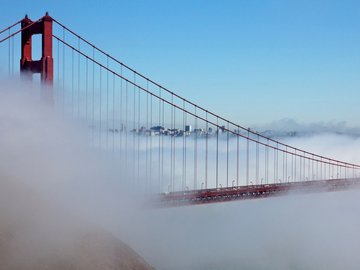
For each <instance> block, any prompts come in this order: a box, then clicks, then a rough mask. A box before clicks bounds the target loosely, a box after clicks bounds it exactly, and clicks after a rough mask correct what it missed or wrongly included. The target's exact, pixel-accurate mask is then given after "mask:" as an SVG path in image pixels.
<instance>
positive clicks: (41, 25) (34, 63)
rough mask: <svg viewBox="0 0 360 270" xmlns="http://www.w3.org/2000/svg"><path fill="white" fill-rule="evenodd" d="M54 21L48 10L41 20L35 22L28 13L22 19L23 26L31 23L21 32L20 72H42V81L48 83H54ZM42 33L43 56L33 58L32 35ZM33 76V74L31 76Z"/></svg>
mask: <svg viewBox="0 0 360 270" xmlns="http://www.w3.org/2000/svg"><path fill="white" fill-rule="evenodd" d="M52 22H53V19H52V18H51V17H50V16H49V14H48V12H46V14H45V16H44V17H42V18H41V19H40V20H39V21H37V22H35V23H34V22H33V21H31V20H30V19H29V18H28V16H27V15H26V16H25V18H24V19H23V20H22V21H21V28H24V27H26V26H28V25H30V24H32V25H31V26H29V27H28V28H26V29H24V30H23V31H22V32H21V60H20V73H21V74H22V75H25V74H26V75H29V74H30V75H31V74H33V73H40V74H41V81H42V82H43V83H45V84H47V85H52V84H53V77H54V63H53V57H52ZM36 34H41V35H42V56H41V59H40V60H33V59H32V40H31V39H32V35H36ZM30 77H31V76H30Z"/></svg>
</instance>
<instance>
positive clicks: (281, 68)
mask: <svg viewBox="0 0 360 270" xmlns="http://www.w3.org/2000/svg"><path fill="white" fill-rule="evenodd" d="M45 11H49V12H50V15H51V16H53V17H54V18H56V19H58V20H59V21H61V22H63V23H64V24H65V25H67V26H69V27H70V28H72V29H74V30H76V32H78V33H79V34H80V35H83V36H84V37H87V38H88V39H89V40H90V41H92V42H94V43H95V44H97V45H98V46H99V47H101V48H103V49H104V50H105V51H108V52H109V53H110V54H113V55H114V56H115V57H117V58H119V59H120V60H122V61H124V62H125V63H127V64H128V65H130V66H132V67H134V68H135V69H137V70H138V71H140V72H142V73H144V74H145V75H147V76H149V77H151V78H153V79H154V80H155V81H158V82H159V83H162V84H163V85H164V86H166V87H168V88H170V89H172V90H173V91H175V92H177V93H178V94H180V95H183V96H184V97H186V98H188V99H190V100H192V101H195V102H198V103H200V104H202V105H203V106H205V107H207V108H209V109H211V110H214V111H215V112H217V113H219V114H221V115H223V116H226V117H229V118H231V120H234V121H235V122H238V123H240V124H244V125H249V126H251V125H254V124H262V123H268V122H271V121H274V120H279V119H282V118H294V119H296V120H298V121H301V122H317V121H325V122H328V121H343V120H344V121H347V122H348V123H349V125H351V126H360V118H359V116H360V1H355V0H354V1H350V0H339V1H332V0H301V1H300V0H299V1H289V0H279V1H270V0H269V1H266V0H263V1H260V0H253V1H249V0H247V1H245V0H244V1H242V0H234V1H226V0H222V1H211V0H181V1H174V0H164V1H160V0H159V1H157V0H152V1H149V0H147V1H145V0H143V1H137V0H132V1H121V0H118V1H99V0H96V1H95V0H87V1H68V0H62V1H43V0H39V1H24V0H18V1H8V0H6V1H2V5H1V11H0V14H1V25H2V26H1V27H0V28H2V27H4V26H7V25H9V24H10V23H12V22H14V21H15V20H17V19H19V18H22V17H23V16H24V15H25V13H27V14H29V16H30V17H31V18H32V19H35V18H38V17H40V16H42V15H43V14H44V13H45Z"/></svg>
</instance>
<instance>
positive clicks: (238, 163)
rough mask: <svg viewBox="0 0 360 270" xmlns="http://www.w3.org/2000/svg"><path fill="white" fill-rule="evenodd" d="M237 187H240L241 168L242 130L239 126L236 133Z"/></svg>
mask: <svg viewBox="0 0 360 270" xmlns="http://www.w3.org/2000/svg"><path fill="white" fill-rule="evenodd" d="M236 133H237V134H236V186H237V187H238V186H239V173H240V170H239V166H240V136H239V133H240V128H239V126H237V131H236Z"/></svg>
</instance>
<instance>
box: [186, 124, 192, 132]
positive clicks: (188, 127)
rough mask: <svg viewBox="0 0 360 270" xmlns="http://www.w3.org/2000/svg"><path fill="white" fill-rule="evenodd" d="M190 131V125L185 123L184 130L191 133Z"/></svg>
mask: <svg viewBox="0 0 360 270" xmlns="http://www.w3.org/2000/svg"><path fill="white" fill-rule="evenodd" d="M191 131H192V128H191V125H186V126H185V132H187V133H191Z"/></svg>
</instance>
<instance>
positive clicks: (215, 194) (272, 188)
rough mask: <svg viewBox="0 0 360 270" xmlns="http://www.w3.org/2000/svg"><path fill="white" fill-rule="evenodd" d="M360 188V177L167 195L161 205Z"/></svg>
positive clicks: (162, 197)
mask: <svg viewBox="0 0 360 270" xmlns="http://www.w3.org/2000/svg"><path fill="white" fill-rule="evenodd" d="M354 188H360V178H352V179H331V180H317V181H305V182H293V183H277V184H265V185H251V186H238V187H231V188H214V189H203V190H187V191H179V192H170V193H163V194H161V195H160V198H158V199H157V203H156V204H157V205H158V206H160V207H161V206H164V207H169V206H183V205H194V204H207V203H215V202H226V201H234V200H249V199H260V198H268V197H275V196H281V195H286V194H289V193H291V192H295V193H317V192H331V191H342V190H348V189H354Z"/></svg>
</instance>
